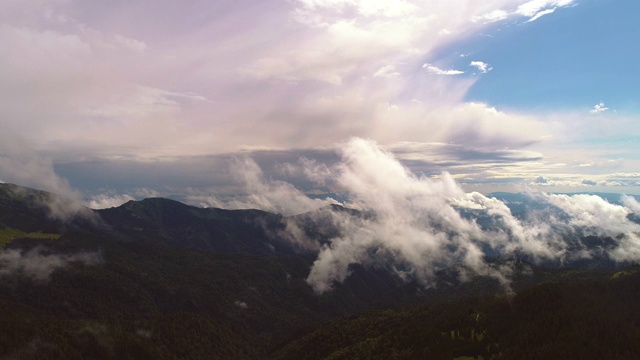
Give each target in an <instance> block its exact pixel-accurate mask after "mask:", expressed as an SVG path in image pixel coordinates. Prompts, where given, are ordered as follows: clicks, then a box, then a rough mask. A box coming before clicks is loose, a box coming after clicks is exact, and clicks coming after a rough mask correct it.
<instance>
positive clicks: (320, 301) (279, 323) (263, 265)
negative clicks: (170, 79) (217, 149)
mask: <svg viewBox="0 0 640 360" xmlns="http://www.w3.org/2000/svg"><path fill="white" fill-rule="evenodd" d="M497 196H501V197H502V198H503V199H505V200H508V201H509V203H510V204H511V205H510V206H514V205H518V206H519V205H522V202H523V201H524V199H522V198H519V197H518V195H504V194H499V195H497ZM507 198H508V199H507ZM514 209H515V207H514ZM324 211H333V212H338V213H339V214H341V216H345V217H361V216H365V217H366V216H371V215H369V214H361V213H359V212H357V211H355V210H351V209H345V208H342V207H339V206H333V207H331V208H325V209H318V210H317V211H316V212H315V213H308V214H299V215H296V216H289V217H285V216H282V215H278V214H271V213H268V212H264V211H258V210H222V209H202V208H196V207H192V206H188V205H185V204H183V203H180V202H177V201H174V200H168V199H162V198H152V199H145V200H142V201H130V202H128V203H126V204H123V205H121V206H119V207H116V208H111V209H104V210H91V209H88V208H85V207H82V206H80V205H78V204H73V203H72V202H70V201H69V200H66V199H64V198H61V197H59V196H57V195H55V194H50V193H47V192H43V191H38V190H33V189H29V188H24V187H20V186H17V185H11V184H0V246H2V249H0V307H1V308H2V311H1V312H0V323H1V324H2V327H1V329H2V330H1V331H0V358H9V359H88V358H92V359H126V358H128V359H202V358H206V359H265V358H273V359H301V358H306V359H328V358H331V359H354V358H363V359H365V358H366V359H373V358H385V359H386V358H397V359H413V358H436V359H437V358H446V359H453V358H457V359H463V358H465V357H464V356H472V357H471V358H473V356H482V357H483V358H485V359H488V358H526V356H525V357H522V356H520V355H522V354H523V353H524V354H526V353H527V351H529V353H531V351H533V350H532V349H534V348H535V347H536V346H538V345H540V344H543V343H544V342H546V341H550V340H549V339H550V338H549V337H544V336H535V335H534V334H535V333H536V332H540V331H546V330H547V329H549V328H551V329H554V330H553V331H555V333H554V334H555V335H554V336H555V337H554V338H553V339H559V340H558V341H561V342H564V343H563V344H564V345H566V346H564V349H567V348H573V347H575V348H578V344H579V343H581V342H582V341H584V342H585V343H594V342H597V343H598V348H597V349H593V351H592V355H594V357H591V358H595V355H603V354H605V355H607V354H614V355H615V354H617V355H619V356H617V357H611V358H634V356H635V355H639V354H640V351H639V350H638V349H636V347H635V346H629V347H628V348H626V350H624V349H620V348H619V347H620V346H621V343H624V342H630V341H632V340H633V341H635V344H638V343H640V342H638V341H637V340H640V335H639V334H640V314H639V313H638V311H637V306H635V304H637V303H638V301H640V293H639V292H638V291H637V289H640V286H639V285H640V272H639V271H638V270H637V268H634V267H631V268H627V269H614V270H607V269H590V270H589V269H554V270H552V269H542V268H538V267H536V266H533V265H532V264H528V263H526V262H524V261H520V262H517V261H516V260H509V261H516V262H517V263H513V264H511V265H512V266H513V268H514V269H515V270H514V271H515V273H514V282H513V284H512V289H513V290H515V291H517V292H518V293H517V295H513V294H508V293H505V289H504V287H502V286H501V285H500V284H498V283H497V282H496V281H495V280H493V279H489V278H483V277H477V278H475V279H474V280H473V281H469V282H465V283H461V282H459V281H458V280H457V276H456V269H445V270H442V271H440V273H439V278H438V281H437V283H435V284H433V286H432V287H430V288H424V287H422V286H419V285H418V284H417V283H416V282H415V281H412V280H411V279H401V278H400V277H398V275H396V274H394V273H393V272H389V271H387V269H385V268H381V267H375V266H370V267H365V266H361V265H353V266H351V267H350V270H351V275H350V276H349V277H348V278H347V280H346V281H345V282H344V283H342V284H337V285H336V287H335V289H334V290H333V291H332V292H329V293H325V294H323V295H317V294H316V293H314V292H313V290H312V289H311V287H310V286H309V285H308V284H307V282H306V279H307V276H308V275H309V270H310V268H311V266H312V264H313V262H314V261H315V259H316V256H317V252H318V251H319V248H320V247H321V246H322V245H323V244H327V243H328V242H329V241H330V239H331V238H332V237H334V236H337V235H338V232H339V229H337V228H335V227H333V226H332V224H331V222H330V221H326V222H323V221H322V219H323V212H324ZM292 226H295V229H296V230H297V231H301V232H302V233H303V234H304V235H305V237H306V238H309V239H313V242H312V243H311V244H309V243H296V242H295V241H292V240H295V239H292V238H291V227H292ZM314 244H315V245H314ZM566 289H571V290H566ZM585 289H593V290H589V291H583V290H585ZM579 292H582V293H583V295H581V296H578V295H577V294H578V293H579ZM603 292H610V294H609V295H606V296H604V295H603ZM510 299H511V300H510ZM609 301H610V302H611V304H614V305H611V306H609V305H608V303H607V302H609ZM537 302H539V304H540V305H536V304H537ZM509 304H516V306H515V307H510V306H511V305H509ZM536 306H537V307H536ZM612 307H614V308H612ZM568 308H576V309H578V310H576V311H574V312H570V313H568V315H567V314H565V313H564V312H562V311H564V310H563V309H568ZM376 309H377V310H378V311H381V309H386V310H384V311H383V312H370V311H373V310H376ZM554 309H555V310H554ZM560 310H562V311H560ZM592 310H593V311H594V314H593V315H591V314H590V313H589V311H592ZM547 311H550V312H549V313H548V316H547V315H545V316H540V321H539V322H535V321H534V320H535V319H530V318H527V316H529V315H528V314H530V313H531V312H540V313H541V314H542V313H545V314H547V313H546V312H547ZM609 311H610V313H611V314H610V316H609ZM358 314H360V315H358ZM563 314H564V315H563ZM627 315H628V316H627ZM555 316H558V320H557V321H560V322H561V323H560V324H556V323H553V322H554V321H555V320H554V317H555ZM337 319H340V320H337ZM547 321H549V322H552V323H553V324H555V325H553V326H551V327H549V326H550V325H549V324H548V323H547ZM599 321H601V322H602V324H604V325H603V329H608V330H607V331H609V330H611V329H613V328H617V329H620V331H621V333H620V334H622V335H620V336H619V337H617V338H615V339H609V338H607V337H606V336H605V335H602V334H601V333H600V332H598V330H597V327H598V324H600V322H599ZM522 322H526V323H527V324H528V325H527V326H524V325H522ZM583 323H584V324H586V325H585V326H587V329H588V330H587V331H586V332H585V333H584V335H583V337H582V338H577V337H572V336H569V335H570V333H573V332H575V331H576V329H578V328H577V326H578V325H576V324H583ZM515 324H519V325H518V326H519V327H518V326H516V327H513V326H514V325H515ZM554 326H555V327H554ZM511 327H513V329H517V331H520V332H522V334H523V335H522V337H523V338H524V340H523V339H522V338H519V337H517V336H513V333H512V332H510V330H509V329H511ZM9 329H10V330H9ZM420 329H423V331H420ZM603 331H604V330H603ZM507 333H509V334H511V337H505V334H507ZM565 335H566V336H565ZM526 339H530V341H529V342H526ZM603 339H604V340H603ZM562 348H563V347H562V346H560V345H558V346H557V349H556V347H553V349H551V348H550V349H548V350H547V352H543V351H538V352H533V353H531V354H534V355H533V356H532V357H531V358H540V359H541V358H559V357H554V355H558V354H565V353H562V352H560V350H558V349H562ZM536 351H537V350H536ZM554 351H556V352H554ZM576 351H577V350H576ZM607 351H610V352H607ZM430 354H431V355H430ZM575 354H576V357H575V358H588V357H582V356H581V354H583V352H576V353H575ZM547 355H548V356H551V357H545V356H547ZM565 355H566V354H565ZM578 355H580V356H578ZM467 358H468V357H467ZM563 358H571V356H569V357H566V356H565V357H563ZM600 358H603V357H600ZM604 358H606V357H604Z"/></svg>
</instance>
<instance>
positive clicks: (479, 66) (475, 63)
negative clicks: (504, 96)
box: [469, 61, 493, 74]
mask: <svg viewBox="0 0 640 360" xmlns="http://www.w3.org/2000/svg"><path fill="white" fill-rule="evenodd" d="M469 66H473V67H475V68H476V69H478V70H479V71H480V72H481V73H483V74H486V73H488V72H489V71H491V70H493V68H492V67H491V65H489V64H487V63H485V62H482V61H472V62H471V63H469Z"/></svg>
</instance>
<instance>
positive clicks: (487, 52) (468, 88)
mask: <svg viewBox="0 0 640 360" xmlns="http://www.w3.org/2000/svg"><path fill="white" fill-rule="evenodd" d="M427 5H428V6H427ZM639 8H640V5H639V4H638V3H637V2H634V1H631V0H492V1H482V2H480V1H476V0H456V1H450V0H434V1H431V2H429V4H425V2H423V1H417V0H416V1H414V0H396V1H387V0H292V1H282V0H262V1H256V0H244V1H230V0H219V1H215V2H211V1H204V0H191V1H182V2H178V1H174V0H159V1H151V0H136V1H122V2H113V1H106V0H104V1H102V0H98V1H92V2H86V1H80V0H67V1H51V2H49V1H45V2H43V1H39V0H9V1H3V2H2V3H1V4H0V47H2V48H3V50H4V51H3V52H2V56H0V84H1V85H0V112H1V114H2V117H0V130H1V131H0V181H5V182H13V183H18V184H21V185H26V186H33V187H37V188H43V189H46V190H51V191H56V192H65V193H69V194H75V196H79V197H81V198H83V199H85V201H87V203H89V204H91V205H92V206H96V207H101V206H110V205H115V204H118V203H121V202H123V201H126V200H128V199H132V198H140V197H145V196H176V197H180V198H184V199H187V200H188V199H197V200H193V201H194V202H195V203H198V204H201V203H208V204H220V202H219V201H218V200H216V199H219V198H229V197H233V196H234V195H235V194H247V193H248V192H251V191H260V190H264V189H266V188H265V187H264V186H262V187H261V186H249V185H248V184H250V183H253V184H254V185H255V181H254V180H256V179H267V180H269V181H281V182H283V183H286V184H290V186H291V187H298V188H300V189H301V190H302V191H303V192H306V193H316V194H317V193H322V192H340V191H341V190H344V189H341V188H340V185H339V184H336V183H335V182H334V181H332V180H331V176H332V174H334V175H335V172H336V171H339V169H341V168H343V167H344V166H345V162H348V161H350V160H349V159H350V157H349V151H348V150H345V149H349V146H348V145H347V144H349V143H351V142H352V140H351V139H353V138H359V139H366V140H367V141H372V142H371V143H370V144H374V146H376V147H378V148H379V149H382V150H384V151H386V152H389V153H390V154H392V155H393V156H394V158H395V159H396V160H397V161H399V162H401V163H402V164H403V165H404V166H406V167H407V168H408V169H409V170H408V171H411V172H412V174H414V176H416V177H421V178H426V179H446V178H448V177H449V176H450V177H451V179H453V181H455V183H456V184H458V185H459V186H461V187H462V188H463V189H465V191H479V192H483V193H489V192H492V191H549V192H554V191H558V192H560V191H567V192H568V191H571V192H579V191H607V192H624V193H635V194H637V193H640V158H639V156H638V154H640V145H639V139H640V126H638V125H637V118H638V116H639V114H640V109H639V107H638V103H639V101H640V99H639V98H638V96H639V95H638V94H640V91H638V90H639V89H638V86H639V85H638V83H639V81H638V80H639V79H640V75H639V74H638V72H639V69H638V66H637V65H636V63H637V59H638V55H639V52H640V50H639V48H638V46H635V43H636V42H637V39H638V38H639V36H638V35H640V34H639V33H638V32H639V29H640V26H638V25H637V21H636V19H635V17H636V16H637V14H638V13H640V11H639V10H640V9H639ZM249 160H250V161H249ZM351 160H353V159H351ZM247 161H248V162H247ZM247 164H248V165H247ZM372 166H375V164H373V165H372ZM238 169H240V170H238ZM207 198H209V199H212V200H211V201H208V202H207V201H204V200H203V199H207ZM203 201H204V202H203Z"/></svg>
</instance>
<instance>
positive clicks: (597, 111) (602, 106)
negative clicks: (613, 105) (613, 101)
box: [590, 101, 609, 114]
mask: <svg viewBox="0 0 640 360" xmlns="http://www.w3.org/2000/svg"><path fill="white" fill-rule="evenodd" d="M605 111H609V108H608V107H607V106H606V105H605V104H604V102H603V101H601V102H600V103H598V104H596V105H595V106H594V107H593V109H592V110H591V111H590V112H591V113H592V114H600V113H603V112H605Z"/></svg>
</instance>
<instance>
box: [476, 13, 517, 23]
mask: <svg viewBox="0 0 640 360" xmlns="http://www.w3.org/2000/svg"><path fill="white" fill-rule="evenodd" d="M508 17H509V13H508V12H506V11H504V10H494V11H492V12H489V13H486V14H483V15H480V16H474V17H473V18H472V19H471V20H472V21H473V22H483V23H493V22H496V21H501V20H505V19H507V18H508Z"/></svg>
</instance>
